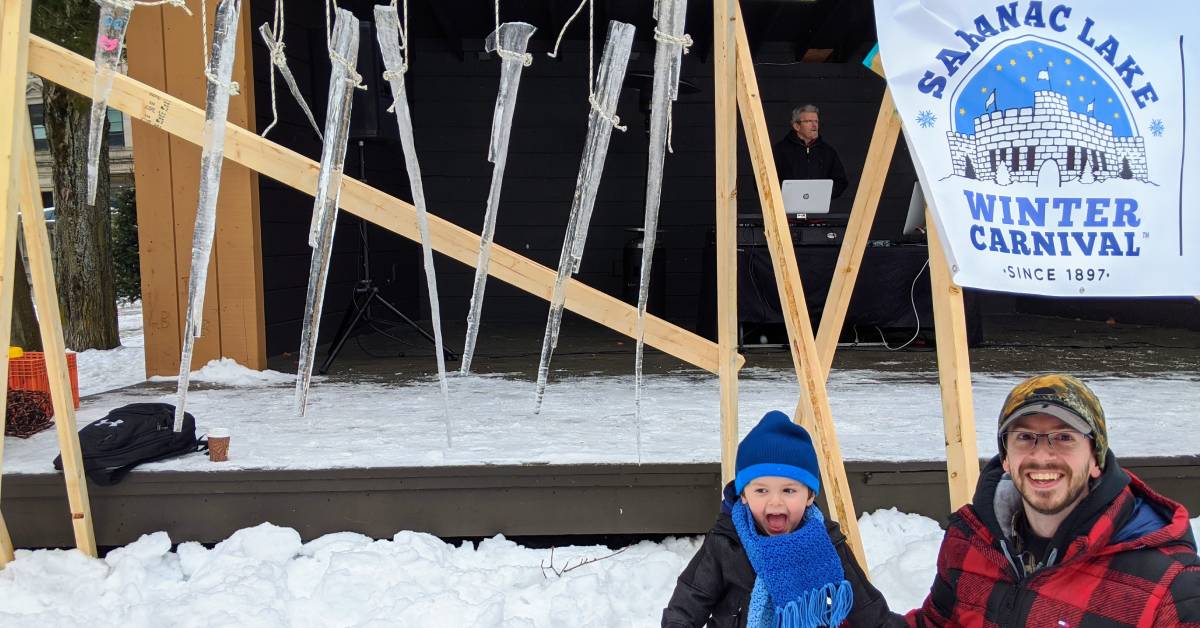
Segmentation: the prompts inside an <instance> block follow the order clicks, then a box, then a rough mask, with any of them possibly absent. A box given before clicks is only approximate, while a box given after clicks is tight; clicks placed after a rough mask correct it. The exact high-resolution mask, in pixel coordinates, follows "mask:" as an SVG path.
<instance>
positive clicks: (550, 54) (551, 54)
mask: <svg viewBox="0 0 1200 628" xmlns="http://www.w3.org/2000/svg"><path fill="white" fill-rule="evenodd" d="M587 1H588V0H583V2H580V3H579V6H577V7H575V12H574V13H572V14H571V17H569V18H567V21H566V23H564V24H563V26H562V29H561V30H559V31H558V39H557V40H555V42H554V52H547V53H546V56H547V57H550V58H551V59H555V58H557V57H558V46H559V45H560V44H562V40H563V35H565V34H567V27H568V26H570V25H571V22H574V21H575V18H576V16H578V15H579V12H580V11H582V10H583V5H585V4H587Z"/></svg>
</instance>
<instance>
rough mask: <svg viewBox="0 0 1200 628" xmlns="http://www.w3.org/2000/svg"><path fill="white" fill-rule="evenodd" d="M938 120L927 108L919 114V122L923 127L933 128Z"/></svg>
mask: <svg viewBox="0 0 1200 628" xmlns="http://www.w3.org/2000/svg"><path fill="white" fill-rule="evenodd" d="M935 122H937V116H935V115H933V112H932V111H930V110H928V109H926V110H924V111H922V112H921V113H918V114H917V124H919V125H921V128H922V129H930V128H933V124H934V123H935Z"/></svg>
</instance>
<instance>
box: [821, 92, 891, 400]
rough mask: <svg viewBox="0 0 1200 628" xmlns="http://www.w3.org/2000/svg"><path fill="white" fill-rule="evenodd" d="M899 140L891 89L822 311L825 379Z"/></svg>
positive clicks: (878, 118)
mask: <svg viewBox="0 0 1200 628" xmlns="http://www.w3.org/2000/svg"><path fill="white" fill-rule="evenodd" d="M899 137H900V116H899V114H897V113H896V103H895V102H893V101H892V92H891V90H889V89H887V88H885V89H884V90H883V100H882V102H880V103H879V115H877V116H876V117H875V130H874V131H873V132H872V133H871V144H870V146H869V147H868V148H867V160H866V162H865V164H866V165H865V167H864V168H863V173H862V178H860V179H859V181H858V190H857V191H856V192H855V193H854V205H853V206H852V207H851V209H850V221H849V223H847V225H846V235H845V237H844V238H843V239H842V248H841V251H840V252H839V253H838V259H837V265H835V266H834V267H833V282H832V283H831V284H830V285H829V294H828V296H826V297H825V308H824V310H823V311H822V312H821V324H820V326H819V327H818V328H817V353H818V354H819V355H820V356H821V372H822V373H823V375H822V377H825V378H828V377H829V369H830V368H831V367H832V366H833V354H834V353H835V352H836V351H837V342H838V336H840V335H841V333H842V325H843V324H845V322H846V312H848V311H849V309H850V297H851V296H853V295H854V282H855V281H857V280H858V272H859V270H861V269H862V258H863V254H864V253H865V252H866V249H867V240H868V239H869V238H870V237H871V226H872V225H874V224H875V214H876V212H877V211H878V209H879V198H880V197H881V196H882V195H883V183H884V180H885V179H887V173H888V168H889V167H890V166H891V163H892V154H893V153H894V152H895V150H896V140H897V138H899Z"/></svg>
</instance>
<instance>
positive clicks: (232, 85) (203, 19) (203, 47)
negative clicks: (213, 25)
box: [164, 0, 242, 96]
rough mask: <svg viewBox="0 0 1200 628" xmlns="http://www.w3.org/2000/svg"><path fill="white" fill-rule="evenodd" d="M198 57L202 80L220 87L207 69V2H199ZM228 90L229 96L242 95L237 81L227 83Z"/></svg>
mask: <svg viewBox="0 0 1200 628" xmlns="http://www.w3.org/2000/svg"><path fill="white" fill-rule="evenodd" d="M164 1H166V2H176V1H177V0H164ZM200 57H201V58H202V59H204V78H207V79H208V80H209V81H211V82H212V84H213V85H216V86H218V87H220V86H221V81H220V80H218V78H217V75H216V74H213V73H212V68H210V67H209V63H208V59H209V52H208V0H200ZM224 87H225V88H226V89H228V90H229V95H230V96H237V95H238V94H240V93H242V90H241V88H240V87H238V84H237V81H229V83H228V84H227V85H225V86H224Z"/></svg>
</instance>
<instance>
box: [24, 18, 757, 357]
mask: <svg viewBox="0 0 1200 628" xmlns="http://www.w3.org/2000/svg"><path fill="white" fill-rule="evenodd" d="M29 59H30V64H29V67H30V71H32V72H33V73H35V74H38V75H40V76H43V77H46V78H48V79H50V80H51V81H54V82H55V83H58V84H59V85H62V86H64V87H66V88H67V89H70V90H73V91H76V92H79V93H83V94H87V93H90V91H91V84H92V73H93V71H94V66H93V64H92V61H91V60H90V59H85V58H84V57H81V56H79V55H77V54H74V53H72V52H70V51H69V50H66V49H64V48H62V47H60V46H58V45H56V44H53V43H51V42H49V41H46V40H45V39H42V38H40V37H36V36H33V37H31V38H30V56H29ZM109 106H111V107H115V108H117V109H119V110H121V111H123V112H125V113H126V114H128V115H130V116H131V117H134V118H138V119H140V120H142V121H144V122H148V123H150V124H151V125H153V126H155V127H156V128H159V129H162V130H163V131H166V132H167V133H170V134H171V135H174V136H176V137H180V138H182V139H186V140H187V141H189V142H192V143H194V144H197V145H199V144H200V143H202V142H203V130H204V112H203V111H201V110H200V109H198V108H196V107H194V106H192V105H190V104H188V103H186V102H184V101H182V100H180V99H178V98H175V97H174V96H171V95H170V94H166V93H163V92H162V91H159V90H156V89H154V88H152V87H149V86H147V85H145V84H143V83H140V82H138V81H136V80H133V79H131V78H129V77H127V76H120V75H118V76H116V77H115V79H114V81H113V91H112V95H111V96H110V98H109ZM225 158H226V159H228V160H230V161H233V162H236V163H240V164H242V165H245V166H247V167H248V168H251V169H253V170H255V171H257V172H259V173H260V174H263V175H266V176H268V177H271V178H272V179H275V180H276V181H279V182H280V183H283V184H285V185H288V186H290V187H293V188H295V189H297V190H300V191H302V192H304V193H306V194H309V195H312V194H314V193H315V192H316V186H317V174H318V172H319V170H320V165H319V164H318V163H317V162H315V161H313V160H311V159H308V158H307V157H304V156H303V155H300V154H298V153H296V152H294V151H291V150H288V149H286V148H284V147H282V146H280V145H278V144H276V143H274V142H272V141H270V140H266V139H263V138H261V137H259V136H258V135H255V134H254V133H253V132H251V131H248V130H246V129H243V128H241V127H239V126H237V125H235V124H232V123H230V124H226V127H225ZM339 199H340V205H341V207H342V208H343V209H345V210H346V211H348V212H350V213H352V214H355V215H357V216H361V217H362V218H363V219H365V220H367V221H370V222H373V223H375V224H377V225H379V226H381V227H383V228H384V229H387V230H389V231H392V232H394V233H397V234H399V235H401V236H404V237H406V238H408V239H410V240H414V241H416V240H418V238H419V237H420V235H419V233H418V230H417V218H416V208H414V207H413V205H412V204H411V203H406V202H404V201H401V200H399V199H397V198H395V197H392V196H389V195H388V194H386V193H384V192H381V191H380V190H377V189H375V188H372V187H370V186H368V185H366V184H365V183H362V182H360V181H357V180H355V179H352V178H350V177H345V176H344V177H343V178H342V188H341V193H340V196H339ZM429 235H430V240H431V242H432V244H433V248H434V250H436V251H438V252H440V253H442V254H443V255H445V256H447V257H449V258H451V259H454V260H457V261H459V262H461V263H463V264H466V265H468V266H472V267H473V266H474V265H475V261H476V259H477V257H478V255H479V234H476V233H473V232H471V231H468V230H466V229H463V228H462V227H459V226H458V225H455V224H454V223H451V222H449V221H447V220H445V219H443V218H439V217H437V216H434V215H432V214H431V215H430V216H429ZM488 272H489V274H490V275H491V276H493V277H495V278H496V279H499V280H500V281H504V282H506V283H509V284H512V285H513V286H516V287H517V288H520V289H521V290H524V291H526V292H528V293H530V294H532V295H534V296H537V297H540V298H542V299H546V300H549V299H550V295H551V292H552V291H553V289H554V279H555V277H556V276H557V273H556V272H555V271H553V270H551V269H549V268H547V267H545V266H543V265H541V264H538V263H536V262H534V261H532V260H530V259H528V258H526V257H523V256H521V255H518V254H517V253H515V252H513V251H511V250H509V249H507V248H504V247H501V246H494V247H493V249H492V260H491V265H490V266H489V271H488ZM566 307H567V309H569V310H571V311H573V312H575V313H577V314H579V315H581V316H583V317H585V318H588V319H591V320H593V321H595V322H597V323H600V324H601V325H604V326H606V327H609V328H610V329H613V330H614V331H617V332H619V333H622V334H625V335H626V336H629V337H631V338H632V337H633V336H634V334H635V333H636V329H635V327H636V324H637V309H636V308H635V307H633V306H630V305H629V304H627V303H624V302H622V301H620V300H619V299H617V298H615V297H612V296H609V295H607V294H604V293H603V292H600V291H599V290H596V289H595V288H592V287H589V286H587V285H585V284H583V283H580V282H579V281H578V280H575V279H571V280H569V281H568V282H567V300H566ZM646 344H648V345H650V346H652V347H655V348H657V349H659V350H661V351H664V352H666V353H668V354H671V355H673V356H675V357H677V358H679V359H681V360H683V361H685V362H687V363H689V364H693V365H695V366H698V367H700V368H703V369H706V370H708V371H711V372H713V373H716V372H717V370H718V366H717V365H718V359H717V345H716V344H715V343H713V342H711V341H708V340H706V339H704V338H701V337H699V336H697V335H696V334H693V333H692V332H689V331H687V330H685V329H682V328H680V327H678V326H676V325H673V324H671V323H668V322H666V321H665V320H663V319H661V318H658V317H656V316H647V317H646ZM734 358H735V361H736V363H737V364H738V366H740V365H741V362H742V358H741V357H740V356H737V354H734Z"/></svg>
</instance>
